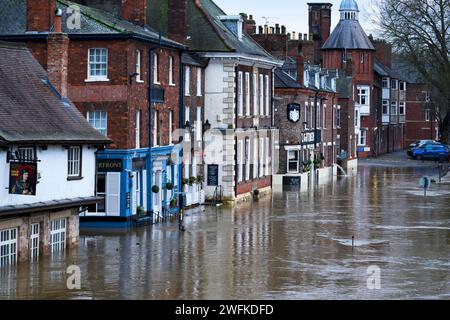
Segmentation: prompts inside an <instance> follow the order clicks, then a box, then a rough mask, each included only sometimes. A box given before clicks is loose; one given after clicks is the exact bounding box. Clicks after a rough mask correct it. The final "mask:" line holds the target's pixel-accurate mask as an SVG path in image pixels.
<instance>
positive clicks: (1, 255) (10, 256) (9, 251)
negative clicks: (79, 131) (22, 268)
mask: <svg viewBox="0 0 450 320" xmlns="http://www.w3.org/2000/svg"><path fill="white" fill-rule="evenodd" d="M16 262H17V228H14V229H6V230H1V231H0V267H4V266H7V265H10V264H14V263H16Z"/></svg>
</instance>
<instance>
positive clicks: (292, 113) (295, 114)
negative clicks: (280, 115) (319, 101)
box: [287, 103, 300, 123]
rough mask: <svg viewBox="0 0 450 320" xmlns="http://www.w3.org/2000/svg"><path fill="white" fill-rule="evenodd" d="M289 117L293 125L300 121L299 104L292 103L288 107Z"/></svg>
mask: <svg viewBox="0 0 450 320" xmlns="http://www.w3.org/2000/svg"><path fill="white" fill-rule="evenodd" d="M287 117H288V120H289V121H290V122H293V123H297V122H299V121H300V105H299V104H298V103H290V104H288V105H287Z"/></svg>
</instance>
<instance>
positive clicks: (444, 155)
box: [411, 144, 450, 160]
mask: <svg viewBox="0 0 450 320" xmlns="http://www.w3.org/2000/svg"><path fill="white" fill-rule="evenodd" d="M449 154H450V152H449V150H448V149H447V147H445V146H444V145H435V144H425V145H422V146H420V147H418V148H414V149H412V150H411V158H413V159H417V160H425V159H432V160H446V159H448V158H449Z"/></svg>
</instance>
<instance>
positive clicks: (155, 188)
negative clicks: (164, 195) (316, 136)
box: [152, 185, 159, 193]
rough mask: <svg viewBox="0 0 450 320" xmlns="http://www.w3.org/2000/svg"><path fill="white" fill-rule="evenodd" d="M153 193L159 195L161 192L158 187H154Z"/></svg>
mask: <svg viewBox="0 0 450 320" xmlns="http://www.w3.org/2000/svg"><path fill="white" fill-rule="evenodd" d="M152 191H153V193H158V192H159V187H158V186H157V185H154V186H153V187H152Z"/></svg>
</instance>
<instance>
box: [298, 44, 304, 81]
mask: <svg viewBox="0 0 450 320" xmlns="http://www.w3.org/2000/svg"><path fill="white" fill-rule="evenodd" d="M298 43H299V44H298V54H297V82H298V83H299V84H301V85H304V84H305V83H304V79H303V72H304V69H305V57H304V55H303V48H302V42H301V41H299V42H298Z"/></svg>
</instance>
